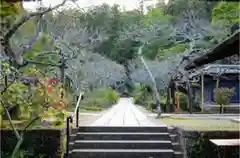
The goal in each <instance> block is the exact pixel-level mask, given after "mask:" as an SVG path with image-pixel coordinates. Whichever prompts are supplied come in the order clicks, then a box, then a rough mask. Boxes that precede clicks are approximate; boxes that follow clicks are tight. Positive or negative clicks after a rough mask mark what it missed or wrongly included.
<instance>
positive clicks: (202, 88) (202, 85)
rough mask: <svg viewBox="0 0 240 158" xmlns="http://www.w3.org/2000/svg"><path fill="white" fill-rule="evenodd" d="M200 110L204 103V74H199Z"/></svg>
mask: <svg viewBox="0 0 240 158" xmlns="http://www.w3.org/2000/svg"><path fill="white" fill-rule="evenodd" d="M201 99H202V102H201V112H203V104H204V75H203V73H202V74H201Z"/></svg>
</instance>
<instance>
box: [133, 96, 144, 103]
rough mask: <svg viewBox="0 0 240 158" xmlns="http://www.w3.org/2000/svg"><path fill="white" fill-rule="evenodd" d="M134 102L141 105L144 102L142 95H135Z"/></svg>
mask: <svg viewBox="0 0 240 158" xmlns="http://www.w3.org/2000/svg"><path fill="white" fill-rule="evenodd" d="M133 102H134V104H138V105H141V104H142V97H141V96H138V95H137V96H134V98H133Z"/></svg>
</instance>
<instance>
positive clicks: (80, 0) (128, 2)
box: [23, 0, 168, 12]
mask: <svg viewBox="0 0 240 158" xmlns="http://www.w3.org/2000/svg"><path fill="white" fill-rule="evenodd" d="M61 1H62V0H42V4H43V5H44V6H46V7H48V6H50V5H51V6H54V5H56V4H59V3H61ZM157 1H158V0H147V1H146V2H145V4H144V6H146V5H151V4H154V3H157ZM165 1H166V0H165ZM167 1H168V0H167ZM139 2H140V0H77V2H76V4H77V5H78V6H79V7H81V8H85V9H87V8H88V7H90V6H93V5H95V6H96V5H100V4H102V3H107V4H109V5H110V6H112V5H114V4H118V5H120V7H121V8H122V9H123V8H124V9H125V10H133V9H137V8H139ZM38 3H39V2H24V4H23V6H24V8H26V9H29V10H34V9H35V8H36V7H37V6H38V5H39V4H38ZM67 6H73V5H71V4H69V3H68V5H67ZM74 6H76V5H74ZM145 10H146V8H144V12H145Z"/></svg>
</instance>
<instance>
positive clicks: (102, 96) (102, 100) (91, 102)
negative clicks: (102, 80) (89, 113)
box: [80, 88, 120, 111]
mask: <svg viewBox="0 0 240 158" xmlns="http://www.w3.org/2000/svg"><path fill="white" fill-rule="evenodd" d="M84 98H85V99H84V100H83V101H82V103H81V105H80V106H81V108H82V109H85V110H93V111H101V110H103V109H105V108H108V107H109V106H111V105H113V104H115V103H117V101H118V100H119V99H120V97H119V95H118V94H117V93H116V92H115V91H114V90H113V89H111V88H97V89H94V90H93V91H92V92H86V93H85V97H84Z"/></svg>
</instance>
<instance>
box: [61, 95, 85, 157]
mask: <svg viewBox="0 0 240 158" xmlns="http://www.w3.org/2000/svg"><path fill="white" fill-rule="evenodd" d="M83 94H84V92H80V94H79V98H78V101H77V104H76V107H75V109H74V113H73V114H72V115H70V116H68V117H67V120H66V137H67V139H66V153H65V158H69V143H70V123H73V118H74V117H75V116H76V128H78V126H79V124H78V121H79V106H80V101H81V99H82V96H83Z"/></svg>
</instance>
